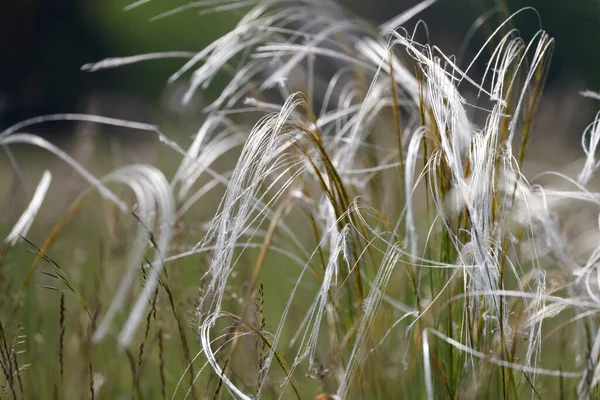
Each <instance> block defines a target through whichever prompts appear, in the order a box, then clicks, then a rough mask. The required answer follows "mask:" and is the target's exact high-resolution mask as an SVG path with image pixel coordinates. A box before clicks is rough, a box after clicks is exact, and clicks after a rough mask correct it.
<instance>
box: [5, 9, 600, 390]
mask: <svg viewBox="0 0 600 400" xmlns="http://www.w3.org/2000/svg"><path fill="white" fill-rule="evenodd" d="M145 3H146V2H145V1H139V2H136V3H134V4H133V5H132V7H134V8H135V7H139V8H140V9H143V7H144V6H145ZM432 4H433V2H432V1H423V2H421V3H419V5H417V6H415V7H414V8H411V9H408V10H407V11H406V12H405V13H403V14H401V15H399V16H397V17H394V18H392V19H390V20H389V21H388V22H386V23H384V24H381V25H379V26H375V25H373V24H371V23H369V22H367V21H364V20H362V19H360V18H359V17H357V16H355V15H352V14H350V13H349V12H347V11H345V10H344V9H342V8H341V7H340V6H339V5H337V4H336V3H334V2H330V1H321V0H300V1H284V0H265V1H260V0H249V1H246V0H225V1H220V2H219V1H201V2H197V3H189V4H188V5H186V6H182V7H180V8H176V9H173V10H170V11H168V12H166V13H164V14H160V15H158V16H157V17H156V19H157V20H162V19H163V18H164V19H168V18H170V17H173V16H174V15H177V14H180V13H192V14H193V13H194V12H196V13H197V12H200V13H221V12H232V13H233V14H234V15H236V16H238V17H239V22H238V24H237V25H235V27H233V28H232V29H231V30H230V31H228V32H227V33H225V34H224V35H223V36H222V37H221V38H219V39H217V40H216V41H215V42H213V43H212V44H209V45H207V46H206V47H204V48H203V49H200V50H199V51H198V52H185V51H173V52H170V51H166V52H156V53H144V54H134V55H132V56H128V57H120V58H109V59H106V60H100V61H98V62H97V63H91V64H87V65H85V66H84V67H83V69H84V70H86V71H92V72H93V71H100V70H108V69H112V68H124V67H126V68H136V66H137V64H138V63H146V62H153V61H156V60H162V59H176V60H180V61H181V64H180V69H178V70H175V71H172V72H173V75H171V77H170V78H169V80H168V82H166V83H165V84H166V85H167V84H181V83H184V84H185V88H186V91H185V92H184V93H182V95H181V99H180V100H181V101H182V102H183V103H193V101H194V98H195V96H200V95H201V93H202V92H203V91H211V90H212V91H213V92H214V90H215V89H214V82H218V83H220V84H221V83H224V84H223V85H222V86H223V87H222V89H221V90H220V91H218V92H217V94H216V95H215V96H213V98H212V100H211V101H212V102H207V101H205V102H203V103H202V105H198V110H197V113H198V115H201V116H202V118H201V119H202V121H203V122H202V123H201V124H200V126H198V128H197V131H195V132H192V133H190V132H181V131H179V130H178V128H177V127H174V126H170V125H169V123H166V124H165V125H164V126H160V127H159V126H155V125H150V124H147V123H145V121H126V120H120V119H113V118H110V116H100V115H90V114H60V115H49V116H40V117H38V118H34V119H31V120H26V121H23V122H21V123H19V124H17V125H15V126H12V127H8V128H6V129H5V130H4V131H2V132H0V145H1V146H2V148H3V150H4V152H3V153H2V155H1V156H0V167H1V168H2V171H6V172H5V173H3V174H2V175H1V176H0V187H2V188H3V189H4V190H2V191H1V193H2V195H0V206H1V207H2V211H3V215H4V216H5V217H4V218H2V220H1V221H0V233H1V234H2V235H3V238H6V239H5V240H4V242H2V249H1V252H0V286H1V291H0V371H1V373H0V397H2V398H14V399H21V398H23V399H46V398H48V399H52V398H55V399H81V398H91V399H131V398H133V399H155V398H156V399H166V398H173V399H179V398H190V399H229V398H235V399H255V398H263V399H271V398H273V399H277V398H283V399H288V398H289V399H303V400H306V399H314V400H326V399H445V398H447V399H480V398H489V399H521V398H528V399H573V398H578V399H588V398H599V396H600V392H599V389H598V382H599V380H600V363H599V361H600V329H599V311H600V269H599V267H600V264H599V262H600V247H599V243H600V219H599V217H600V194H599V193H597V192H596V191H595V190H596V189H595V188H597V187H598V185H597V182H596V179H595V172H596V169H597V167H598V166H599V165H600V164H599V162H598V161H597V160H596V159H595V151H596V147H597V145H598V142H599V141H600V120H599V119H596V120H593V121H586V122H585V124H587V123H589V125H588V127H587V128H586V129H585V131H584V132H582V133H581V134H582V137H583V139H582V142H581V147H582V148H578V149H573V148H571V147H569V146H566V145H564V143H562V142H560V140H557V141H556V143H558V144H554V142H553V141H554V140H556V139H555V137H556V136H557V135H558V136H559V137H560V135H561V134H562V133H560V132H559V133H556V132H552V136H551V135H550V133H548V132H547V131H546V129H552V130H558V129H559V128H560V126H558V124H554V125H553V126H549V125H552V124H550V123H549V122H548V121H554V120H553V118H555V115H552V114H553V112H552V111H551V110H552V109H551V108H545V106H544V101H545V97H544V88H545V81H546V77H547V73H548V68H549V64H550V62H551V57H552V51H553V48H554V45H555V44H554V41H553V39H552V38H551V37H550V36H549V35H548V34H547V33H546V32H544V31H543V30H542V26H543V25H542V23H543V21H541V22H539V21H538V22H539V24H540V30H539V31H537V32H536V33H534V34H532V35H530V36H529V37H524V38H521V37H520V36H519V32H518V31H517V30H516V29H514V21H515V19H517V18H520V17H522V16H523V15H528V16H529V17H533V18H534V19H535V17H536V14H535V11H534V10H532V9H522V10H520V11H518V12H517V13H516V14H514V15H512V16H510V15H507V18H506V20H505V22H504V23H502V24H500V25H498V26H491V25H490V24H488V23H484V24H482V26H483V27H484V28H485V29H487V31H489V39H488V41H487V42H486V43H485V44H484V46H483V47H482V49H481V51H480V52H476V53H475V54H474V56H473V59H472V60H466V59H460V58H461V57H460V54H459V55H458V56H454V55H450V54H448V55H446V54H444V53H442V52H441V50H440V49H439V48H437V47H436V46H435V43H429V42H428V40H427V30H426V27H425V25H423V24H417V27H416V29H415V31H407V30H405V29H403V28H402V27H403V26H404V24H405V23H407V22H408V21H412V20H413V19H415V18H418V13H419V12H420V11H422V10H423V9H424V8H426V7H429V6H434V5H432ZM497 16H498V15H496V14H494V18H496V17H497ZM425 22H426V21H425ZM133 64H135V65H133ZM481 65H483V66H484V67H483V69H482V71H475V69H476V68H480V66H481ZM103 73H107V72H103ZM211 85H213V86H211ZM599 98H600V95H598V94H597V93H595V92H586V93H585V94H584V96H583V97H582V100H581V101H582V102H583V103H588V104H591V105H592V106H594V102H597V100H598V99H599ZM550 100H552V99H550ZM550 100H548V101H550ZM555 110H556V109H555ZM554 114H556V112H554ZM544 119H546V124H544ZM48 124H61V125H60V126H63V127H64V129H65V130H69V131H73V132H74V134H73V135H72V136H70V137H69V138H68V140H54V141H51V140H49V139H48V138H47V137H46V136H44V135H38V134H37V133H38V132H40V131H39V129H40V127H43V126H47V125H48ZM585 124H584V125H585ZM540 126H541V127H542V128H543V129H541V130H540V129H539V127H540ZM553 137H554V139H553ZM552 170H555V171H558V172H552Z"/></svg>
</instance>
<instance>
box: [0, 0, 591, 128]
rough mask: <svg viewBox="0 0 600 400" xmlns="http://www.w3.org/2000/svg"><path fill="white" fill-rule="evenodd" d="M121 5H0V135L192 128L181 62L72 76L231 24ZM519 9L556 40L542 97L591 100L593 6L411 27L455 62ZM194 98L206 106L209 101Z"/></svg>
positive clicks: (557, 6)
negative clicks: (96, 124) (30, 129)
mask: <svg viewBox="0 0 600 400" xmlns="http://www.w3.org/2000/svg"><path fill="white" fill-rule="evenodd" d="M131 2H132V1H131V0H103V1H89V0H88V1H80V0H56V1H52V2H48V1H41V0H9V1H8V4H7V3H6V2H5V4H4V5H3V10H2V12H1V13H0V36H1V37H2V39H1V42H0V54H2V63H0V72H1V75H0V76H1V78H0V128H4V127H6V126H8V125H10V124H12V123H15V122H18V121H20V120H22V119H25V118H28V117H32V116H36V115H40V114H46V113H55V112H74V111H77V112H92V113H96V114H98V113H99V114H104V115H110V116H114V117H121V118H127V119H138V120H139V119H141V120H144V121H145V122H151V123H160V122H161V120H163V118H165V117H167V118H171V119H175V120H179V121H190V120H191V121H195V120H197V119H198V118H200V116H198V115H197V114H198V112H197V111H198V110H199V108H198V102H200V103H201V102H202V99H201V98H198V99H197V102H196V103H192V104H191V105H190V106H189V107H188V108H182V107H181V106H180V105H179V102H178V100H179V98H180V97H179V96H178V95H180V94H181V93H180V92H181V90H182V88H181V87H177V86H176V85H175V86H174V87H169V86H168V85H167V84H166V79H167V78H168V76H169V75H170V73H172V72H173V71H175V70H176V69H177V67H178V66H180V65H181V60H161V61H155V62H147V63H142V64H136V65H133V66H127V67H122V68H118V69H113V70H108V71H100V72H95V73H87V72H83V71H80V67H81V65H83V64H85V63H88V62H93V61H98V60H100V59H103V58H106V57H113V56H127V55H132V54H140V53H144V52H154V51H165V50H192V51H197V50H199V49H201V48H203V47H204V46H206V45H207V44H208V43H210V42H211V41H212V40H214V39H215V38H216V37H218V36H219V35H221V34H222V33H224V32H226V31H227V30H228V29H229V28H230V27H231V26H232V25H233V24H234V23H235V21H236V19H237V18H239V14H236V13H219V14H212V15H209V16H198V15H197V9H195V10H194V9H193V10H189V11H187V12H184V13H180V14H178V15H175V16H172V17H169V18H166V19H163V20H160V21H156V22H149V19H150V18H151V17H153V16H155V15H158V14H160V13H161V12H164V11H167V10H170V9H173V8H174V7H176V6H178V5H181V4H186V3H188V1H181V0H177V1H173V0H169V1H164V0H151V1H149V2H147V3H146V4H143V5H141V6H140V7H137V8H134V9H132V10H129V11H125V10H124V8H125V7H126V6H127V5H128V4H130V3H131ZM342 3H343V4H344V5H345V6H346V7H347V8H349V9H350V10H352V11H354V12H356V13H357V14H358V15H360V16H362V17H364V18H366V19H369V20H372V21H373V22H375V23H380V22H382V21H385V20H387V19H390V18H392V17H393V16H394V15H396V14H398V13H401V12H402V11H403V10H406V9H407V8H408V7H410V6H412V5H414V4H416V3H418V1H416V0H372V1H365V0H343V1H342ZM524 6H532V7H534V8H536V9H537V10H538V11H539V14H540V16H541V19H542V21H543V27H544V28H545V29H546V30H547V31H548V32H549V33H550V34H551V35H552V36H553V37H555V38H556V40H557V44H556V50H555V56H554V58H553V62H552V69H551V72H550V79H549V88H550V89H552V88H555V87H558V88H560V90H570V91H571V92H575V93H576V92H577V91H578V90H583V89H590V90H598V89H599V88H600V74H598V73H597V69H598V68H597V66H598V65H599V64H600V62H599V61H600V60H598V58H600V55H599V53H598V52H597V51H595V46H594V45H595V44H596V43H598V41H599V39H600V31H599V30H598V29H597V27H598V25H599V23H600V2H598V1H597V0H573V1H570V2H565V1H563V0H439V1H438V2H437V3H436V4H434V5H433V6H432V7H430V8H429V9H427V10H426V11H425V12H423V13H422V14H421V15H420V16H419V18H421V19H423V20H425V21H426V22H427V26H428V28H429V31H430V35H431V41H432V43H435V44H438V45H440V47H442V49H443V50H444V51H446V52H448V53H455V52H456V51H457V50H458V49H459V47H460V45H461V42H462V41H463V39H464V38H465V36H466V33H467V31H468V30H469V28H470V26H471V25H472V24H473V23H474V22H475V21H476V20H477V18H478V17H479V16H481V15H484V14H485V13H486V11H488V10H491V9H494V8H495V7H496V8H499V9H503V10H505V11H503V12H499V13H497V14H495V15H494V16H492V17H491V18H490V20H489V25H487V27H484V28H483V29H481V30H480V31H479V33H478V35H476V36H475V37H474V38H473V40H472V41H470V45H471V48H476V47H478V46H480V45H481V44H482V43H483V40H484V38H485V34H486V33H489V32H490V29H491V28H492V27H493V26H496V25H497V24H498V22H499V21H501V20H503V18H504V15H507V14H506V13H507V12H514V11H516V10H518V9H520V8H522V7H524ZM506 10H509V11H506ZM417 19H418V18H417ZM412 24H414V21H413V23H411V26H412ZM516 24H517V27H518V28H519V29H520V30H521V31H522V32H523V34H530V33H532V32H534V31H535V30H537V27H538V22H537V20H536V17H535V14H534V13H532V12H529V13H525V14H524V16H523V17H522V18H519V19H517V20H516ZM181 84H182V85H183V84H185V80H182V82H181ZM218 86H219V85H218V83H217V84H216V85H213V86H212V88H211V90H212V94H214V93H215V92H216V91H218V89H219V88H218ZM564 88H567V89H564ZM178 91H179V92H178ZM200 96H211V91H210V90H209V92H208V93H207V94H202V95H199V96H198V97H200ZM157 111H160V112H157ZM48 129H52V128H48ZM575 136H576V137H578V136H579V133H577V135H575Z"/></svg>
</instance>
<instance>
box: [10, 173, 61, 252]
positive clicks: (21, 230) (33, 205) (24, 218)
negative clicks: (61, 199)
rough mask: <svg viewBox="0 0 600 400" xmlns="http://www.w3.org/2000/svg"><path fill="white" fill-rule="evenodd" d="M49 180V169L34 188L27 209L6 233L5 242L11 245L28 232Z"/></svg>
mask: <svg viewBox="0 0 600 400" xmlns="http://www.w3.org/2000/svg"><path fill="white" fill-rule="evenodd" d="M50 182H52V174H51V173H50V171H45V172H44V175H43V176H42V179H41V180H40V183H39V184H38V186H37V189H36V190H35V193H34V195H33V198H32V199H31V202H30V203H29V206H27V209H26V210H25V211H24V212H23V214H22V215H21V218H19V220H18V221H17V223H16V224H15V226H14V227H13V229H12V231H11V232H10V233H9V234H8V236H7V237H6V239H4V241H5V242H7V243H10V245H11V246H14V245H15V244H16V243H17V240H19V238H20V237H21V236H27V232H29V228H31V224H32V223H33V220H34V219H35V216H36V215H37V213H38V212H39V210H40V207H41V206H42V203H43V201H44V198H45V197H46V193H47V192H48V188H49V187H50Z"/></svg>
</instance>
